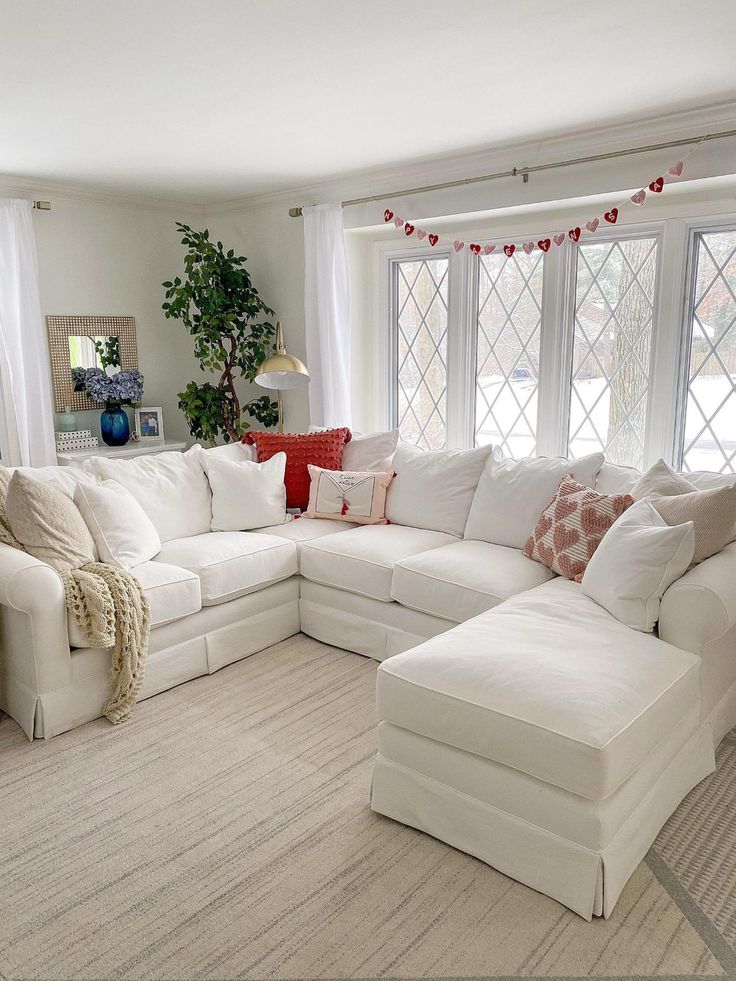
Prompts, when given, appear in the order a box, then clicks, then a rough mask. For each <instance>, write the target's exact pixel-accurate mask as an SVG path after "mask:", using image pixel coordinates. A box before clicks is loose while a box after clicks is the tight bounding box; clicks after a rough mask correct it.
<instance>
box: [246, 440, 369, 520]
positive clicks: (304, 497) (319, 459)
mask: <svg viewBox="0 0 736 981" xmlns="http://www.w3.org/2000/svg"><path fill="white" fill-rule="evenodd" d="M352 438H353V434H352V433H351V432H350V430H349V429H346V428H343V429H326V430H325V431H324V432H321V433H246V434H245V436H243V442H244V443H247V444H249V445H253V444H255V447H256V450H257V451H258V462H259V463H263V462H264V460H270V459H271V457H272V456H273V455H274V454H275V453H281V452H284V453H286V473H285V474H284V483H285V484H286V506H287V508H301V509H302V511H304V510H306V508H307V505H308V504H309V470H307V467H308V466H309V464H310V463H311V464H312V465H313V466H315V467H322V469H323V470H342V451H343V447H344V446H345V444H346V443H349V442H350V440H351V439H352Z"/></svg>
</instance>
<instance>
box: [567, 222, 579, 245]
mask: <svg viewBox="0 0 736 981" xmlns="http://www.w3.org/2000/svg"><path fill="white" fill-rule="evenodd" d="M567 234H568V235H569V236H570V238H571V239H572V240H573V242H577V241H578V239H579V238H580V226H579V225H578V226H577V227H576V228H571V229H570V231H569V232H568V233H567Z"/></svg>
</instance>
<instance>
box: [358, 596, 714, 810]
mask: <svg viewBox="0 0 736 981" xmlns="http://www.w3.org/2000/svg"><path fill="white" fill-rule="evenodd" d="M377 700H378V715H379V718H381V719H382V720H385V721H388V722H392V723H394V724H395V725H398V726H402V727H403V728H405V729H410V730H411V731H412V732H417V733H419V734H420V735H423V736H428V737H429V738H430V739H436V740H438V741H439V742H443V743H447V744H448V745H450V746H455V747H456V748H457V749H464V750H467V751H468V752H471V753H476V754H477V755H478V756H482V757H485V758H486V759H490V760H494V761H496V762H498V763H504V764H506V765H507V766H512V767H514V768H515V769H517V770H521V771H522V772H523V773H529V774H531V775H532V776H535V777H539V779H540V780H544V781H546V782H547V783H552V784H555V785H556V786H558V787H562V788H563V789H565V790H569V791H571V792H572V793H575V794H580V795H581V796H582V797H588V798H590V799H592V800H602V799H603V798H605V797H607V796H608V795H609V794H611V793H613V791H615V790H616V788H617V787H619V786H620V785H621V784H622V783H623V782H624V780H626V779H627V777H629V776H630V775H631V774H632V773H633V772H634V771H635V770H636V769H637V768H638V767H639V766H641V764H642V763H643V762H644V760H645V759H646V758H647V756H648V754H649V753H650V752H652V751H653V750H654V748H655V747H656V746H657V745H658V743H660V742H661V740H663V739H665V738H667V736H668V735H669V734H670V733H671V732H672V731H673V729H674V728H675V727H676V726H677V725H678V724H679V723H683V722H684V720H685V719H686V717H687V716H689V717H690V718H691V719H692V722H691V724H690V725H691V728H692V731H693V732H694V731H695V728H696V726H697V725H698V717H697V715H696V714H694V713H693V712H692V710H693V707H694V706H695V707H697V706H699V705H700V658H698V657H696V656H695V655H693V654H689V653H687V652H685V651H681V650H679V649H678V648H676V647H671V646H670V645H669V644H665V643H664V642H663V641H661V640H659V639H658V638H656V637H654V636H653V635H652V634H643V633H639V632H638V631H633V630H631V628H630V627H627V626H625V625H624V624H622V623H619V622H618V620H616V619H614V618H613V617H612V616H611V615H610V614H609V613H607V612H606V611H605V610H603V609H601V607H599V606H597V605H596V603H594V602H593V601H592V600H590V599H588V597H586V596H583V595H582V593H581V591H580V586H579V585H578V584H577V583H573V582H571V581H570V580H567V579H561V578H558V579H554V580H552V581H551V582H548V583H545V584H544V585H542V586H539V587H537V588H536V589H533V590H531V591H529V592H527V593H522V594H520V595H519V596H514V597H512V598H511V599H509V600H507V601H506V602H505V603H502V604H500V605H499V606H497V607H496V608H495V609H494V610H491V611H489V612H488V613H484V614H482V615H481V616H478V617H475V619H473V620H469V621H468V622H467V623H463V624H460V626H458V627H456V628H455V629H454V630H452V631H449V632H448V633H447V634H443V635H440V636H439V637H434V638H432V639H431V640H428V641H426V642H425V643H424V644H420V645H419V646H418V647H415V648H414V649H413V650H411V651H407V652H406V653H404V654H397V655H396V656H395V657H392V658H389V659H388V660H387V661H384V663H383V664H382V665H381V667H380V668H379V671H378V685H377Z"/></svg>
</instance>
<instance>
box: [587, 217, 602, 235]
mask: <svg viewBox="0 0 736 981" xmlns="http://www.w3.org/2000/svg"><path fill="white" fill-rule="evenodd" d="M599 225H600V222H599V221H598V219H597V218H593V219H592V220H591V221H586V223H585V227H586V228H587V229H588V231H589V232H594V231H595V230H596V228H597V227H598V226H599Z"/></svg>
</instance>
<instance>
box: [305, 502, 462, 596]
mask: <svg viewBox="0 0 736 981" xmlns="http://www.w3.org/2000/svg"><path fill="white" fill-rule="evenodd" d="M306 520H309V519H307V518H300V520H299V524H301V522H302V521H306ZM456 541H457V539H456V538H454V537H453V536H452V535H447V534H445V533H444V532H441V531H425V530H422V529H419V528H408V527H406V526H405V525H365V526H364V527H362V528H353V529H352V530H351V531H347V532H344V533H343V534H337V535H329V536H328V537H326V538H321V539H319V540H318V541H312V542H305V543H304V544H303V545H302V551H301V562H300V565H301V573H302V575H303V576H304V578H305V579H310V580H311V581H312V582H318V583H323V584H324V585H325V586H336V587H337V588H338V589H346V590H348V592H351V593H359V594H360V595H361V596H371V597H373V598H374V599H378V600H383V602H385V603H390V602H391V577H392V574H393V568H394V565H395V564H396V562H398V561H399V560H400V559H405V558H408V556H410V555H417V554H418V553H419V552H427V551H429V549H432V548H440V546H442V545H449V544H450V542H456Z"/></svg>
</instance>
